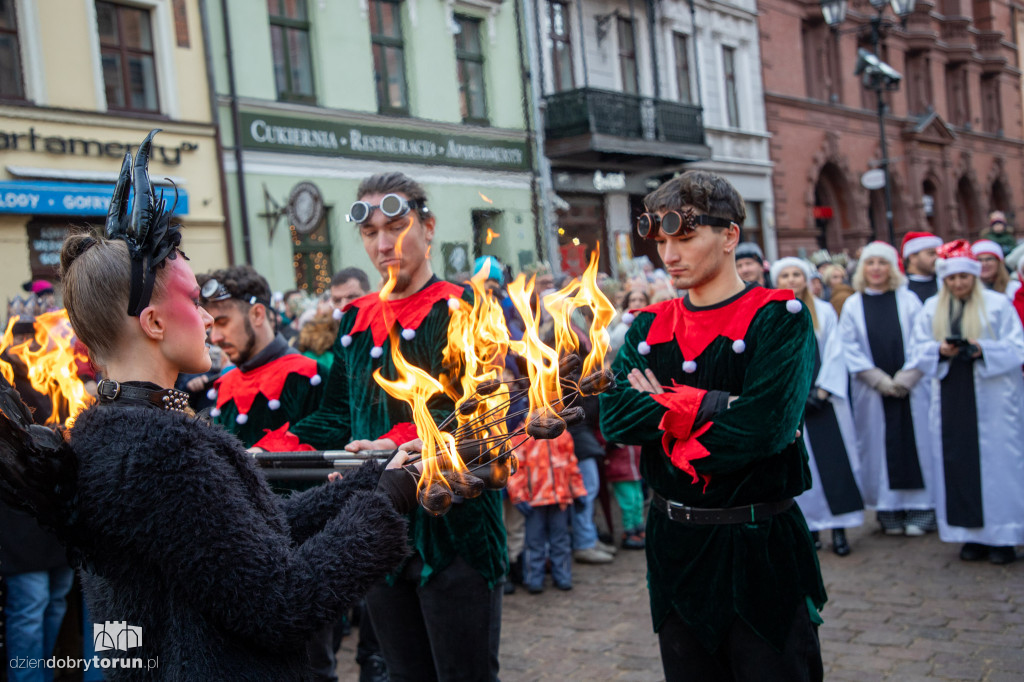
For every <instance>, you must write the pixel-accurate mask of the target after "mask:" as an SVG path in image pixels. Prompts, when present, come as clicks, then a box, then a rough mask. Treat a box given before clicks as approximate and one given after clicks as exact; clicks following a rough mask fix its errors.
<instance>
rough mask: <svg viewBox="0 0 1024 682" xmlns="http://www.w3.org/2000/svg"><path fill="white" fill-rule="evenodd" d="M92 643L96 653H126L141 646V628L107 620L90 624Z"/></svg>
mask: <svg viewBox="0 0 1024 682" xmlns="http://www.w3.org/2000/svg"><path fill="white" fill-rule="evenodd" d="M92 643H93V647H94V648H95V649H96V651H115V650H116V651H128V650H129V649H135V648H137V647H140V646H142V626H139V625H128V624H127V623H126V622H125V621H123V620H122V621H116V620H108V621H107V622H105V623H93V624H92Z"/></svg>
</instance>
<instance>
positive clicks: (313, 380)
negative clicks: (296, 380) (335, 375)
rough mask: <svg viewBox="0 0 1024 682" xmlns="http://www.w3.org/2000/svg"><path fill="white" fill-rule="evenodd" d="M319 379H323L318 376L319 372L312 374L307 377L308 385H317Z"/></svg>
mask: <svg viewBox="0 0 1024 682" xmlns="http://www.w3.org/2000/svg"><path fill="white" fill-rule="evenodd" d="M321 381H323V379H321V378H320V375H319V374H314V375H313V376H311V377H310V378H309V385H310V386H319V385H320V382H321Z"/></svg>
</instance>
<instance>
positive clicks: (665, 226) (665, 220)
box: [636, 208, 733, 239]
mask: <svg viewBox="0 0 1024 682" xmlns="http://www.w3.org/2000/svg"><path fill="white" fill-rule="evenodd" d="M732 224H733V222H732V221H731V220H728V219H726V218H715V217H714V216H709V215H706V214H701V215H697V212H696V211H694V210H693V209H692V208H687V209H685V210H682V211H668V212H667V213H665V215H664V216H659V215H658V214H657V213H650V212H648V213H642V214H640V218H638V219H637V221H636V231H637V232H638V233H639V234H640V236H641V237H643V238H644V239H654V238H655V237H656V236H657V233H658V231H659V230H660V231H661V233H662V234H663V235H665V236H666V237H674V236H676V235H678V234H683V235H687V234H690V233H691V232H693V231H695V230H696V229H697V227H698V226H699V225H710V226H711V227H729V226H730V225H732Z"/></svg>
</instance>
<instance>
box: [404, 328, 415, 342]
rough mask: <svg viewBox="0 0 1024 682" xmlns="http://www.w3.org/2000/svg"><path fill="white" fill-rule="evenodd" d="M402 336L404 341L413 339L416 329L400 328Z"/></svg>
mask: <svg viewBox="0 0 1024 682" xmlns="http://www.w3.org/2000/svg"><path fill="white" fill-rule="evenodd" d="M402 338H403V339H405V340H406V341H412V340H413V339H415V338H416V330H415V329H403V330H402Z"/></svg>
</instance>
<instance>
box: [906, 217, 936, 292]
mask: <svg viewBox="0 0 1024 682" xmlns="http://www.w3.org/2000/svg"><path fill="white" fill-rule="evenodd" d="M900 246H901V248H900V251H901V252H902V253H901V254H900V255H901V256H902V258H903V268H904V270H905V271H906V273H907V288H909V289H910V290H911V291H913V292H914V293H915V294H917V297H918V298H919V299H921V302H922V303H924V302H925V301H927V300H928V299H929V298H931V297H932V296H934V295H935V294H937V293H938V291H939V283H938V281H937V280H936V278H935V261H936V260H938V252H937V251H936V249H938V248H939V247H940V246H942V238H941V237H936V236H935V235H934V234H932V233H931V232H908V233H907V234H906V235H905V236H904V237H903V243H902V244H901V245H900Z"/></svg>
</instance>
